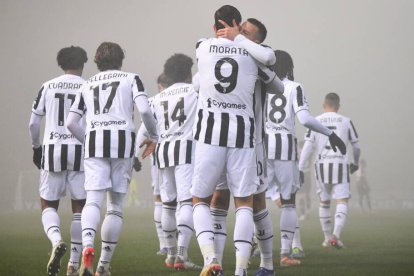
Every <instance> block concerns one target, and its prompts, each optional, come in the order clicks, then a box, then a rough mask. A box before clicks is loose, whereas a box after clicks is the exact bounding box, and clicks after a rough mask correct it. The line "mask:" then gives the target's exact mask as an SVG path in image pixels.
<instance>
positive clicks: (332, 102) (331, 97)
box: [325, 92, 341, 108]
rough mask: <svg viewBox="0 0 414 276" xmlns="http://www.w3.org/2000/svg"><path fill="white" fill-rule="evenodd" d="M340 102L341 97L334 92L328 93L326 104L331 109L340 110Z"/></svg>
mask: <svg viewBox="0 0 414 276" xmlns="http://www.w3.org/2000/svg"><path fill="white" fill-rule="evenodd" d="M340 101H341V99H340V98H339V95H338V94H336V93H334V92H331V93H328V94H326V96H325V103H326V104H327V105H329V106H330V107H336V108H338V107H339V104H340Z"/></svg>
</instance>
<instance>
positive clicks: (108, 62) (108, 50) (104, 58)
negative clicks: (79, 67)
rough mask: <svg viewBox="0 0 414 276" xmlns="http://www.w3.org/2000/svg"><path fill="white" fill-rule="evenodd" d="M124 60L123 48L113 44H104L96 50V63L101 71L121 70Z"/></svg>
mask: <svg viewBox="0 0 414 276" xmlns="http://www.w3.org/2000/svg"><path fill="white" fill-rule="evenodd" d="M124 58H125V54H124V50H122V48H121V46H119V45H118V44H116V43H113V42H102V43H101V45H99V47H98V49H96V54H95V63H96V65H97V66H98V69H99V71H106V70H112V69H120V68H121V67H122V61H123V59H124Z"/></svg>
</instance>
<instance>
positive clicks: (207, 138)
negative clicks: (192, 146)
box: [204, 111, 214, 144]
mask: <svg viewBox="0 0 414 276" xmlns="http://www.w3.org/2000/svg"><path fill="white" fill-rule="evenodd" d="M213 126H214V113H213V112H210V111H209V112H208V118H207V128H206V136H205V137H204V143H206V144H211V138H212V137H213Z"/></svg>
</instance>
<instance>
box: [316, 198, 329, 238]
mask: <svg viewBox="0 0 414 276" xmlns="http://www.w3.org/2000/svg"><path fill="white" fill-rule="evenodd" d="M319 220H320V222H321V227H322V232H323V235H324V237H325V241H329V239H330V238H331V235H332V220H331V209H330V204H327V203H320V204H319Z"/></svg>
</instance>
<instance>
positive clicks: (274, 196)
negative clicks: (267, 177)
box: [266, 185, 280, 201]
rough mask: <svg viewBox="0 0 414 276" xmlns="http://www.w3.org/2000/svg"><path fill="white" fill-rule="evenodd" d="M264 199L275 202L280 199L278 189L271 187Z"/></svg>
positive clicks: (274, 186)
mask: <svg viewBox="0 0 414 276" xmlns="http://www.w3.org/2000/svg"><path fill="white" fill-rule="evenodd" d="M266 198H268V199H270V200H272V201H276V200H278V199H279V198H280V193H279V188H278V187H277V186H276V185H272V186H271V187H269V188H268V189H267V191H266Z"/></svg>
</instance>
